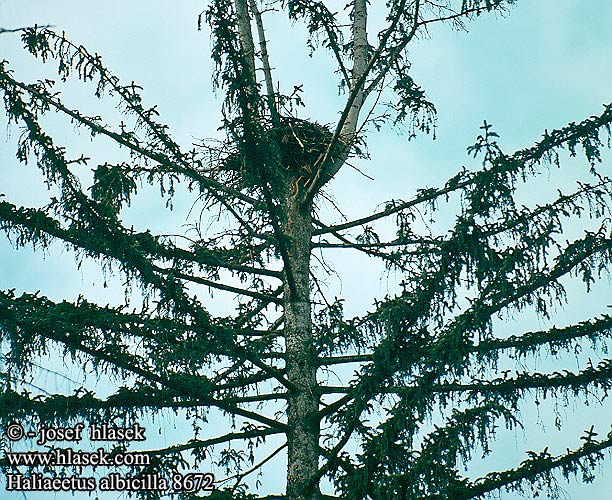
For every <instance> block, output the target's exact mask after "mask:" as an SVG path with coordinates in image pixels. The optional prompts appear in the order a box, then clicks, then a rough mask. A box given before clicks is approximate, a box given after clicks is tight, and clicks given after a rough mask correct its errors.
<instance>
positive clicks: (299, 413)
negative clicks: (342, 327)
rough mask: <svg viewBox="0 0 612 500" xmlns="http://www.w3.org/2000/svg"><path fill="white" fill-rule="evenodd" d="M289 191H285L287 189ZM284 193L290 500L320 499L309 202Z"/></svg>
mask: <svg viewBox="0 0 612 500" xmlns="http://www.w3.org/2000/svg"><path fill="white" fill-rule="evenodd" d="M288 191H289V190H288ZM298 199H299V197H298V196H297V193H294V194H293V195H291V194H289V193H287V195H286V196H285V203H284V207H283V208H284V210H285V214H286V220H285V223H284V234H285V235H286V237H287V248H288V255H289V262H288V263H285V265H289V266H291V273H290V274H291V276H293V279H294V287H293V289H294V291H293V292H292V291H291V290H290V287H289V286H288V285H285V300H286V302H285V339H286V355H287V358H286V362H287V378H288V380H289V382H290V383H291V384H292V385H293V387H294V389H293V390H292V391H291V393H290V396H289V400H288V416H287V424H288V429H289V430H288V436H287V445H288V468H287V499H288V500H320V495H321V493H320V489H319V481H318V477H317V472H318V465H319V459H318V457H319V449H318V447H319V434H320V429H319V418H318V410H319V394H318V391H317V378H316V371H317V363H316V352H315V348H314V342H313V332H312V319H311V310H310V242H311V238H312V220H311V205H310V204H307V205H304V204H302V203H299V201H298Z"/></svg>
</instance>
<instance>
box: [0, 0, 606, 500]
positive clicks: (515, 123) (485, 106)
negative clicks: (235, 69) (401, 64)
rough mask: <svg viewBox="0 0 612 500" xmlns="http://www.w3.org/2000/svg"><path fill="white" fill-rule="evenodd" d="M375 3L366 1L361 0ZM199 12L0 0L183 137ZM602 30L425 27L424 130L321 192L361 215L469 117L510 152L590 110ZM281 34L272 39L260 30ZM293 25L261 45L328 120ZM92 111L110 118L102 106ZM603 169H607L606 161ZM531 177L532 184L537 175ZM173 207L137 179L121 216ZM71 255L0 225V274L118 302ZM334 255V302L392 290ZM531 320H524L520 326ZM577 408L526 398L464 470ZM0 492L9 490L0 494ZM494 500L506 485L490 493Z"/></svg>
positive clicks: (570, 313) (549, 23)
mask: <svg viewBox="0 0 612 500" xmlns="http://www.w3.org/2000/svg"><path fill="white" fill-rule="evenodd" d="M378 1H379V0H372V2H371V4H372V6H373V7H372V8H373V9H375V8H376V7H375V6H376V2H378ZM344 3H345V2H338V5H344ZM203 9H204V2H202V1H196V0H183V1H181V2H173V3H172V4H170V3H169V2H163V1H160V0H153V1H146V2H145V1H142V0H140V1H131V2H125V1H118V0H107V1H104V2H83V1H76V0H71V1H68V0H54V1H52V2H50V1H48V0H0V26H1V27H5V28H13V27H19V26H23V25H31V24H34V23H39V24H53V25H55V27H56V29H58V30H66V32H67V34H68V35H69V37H70V38H71V39H73V40H74V41H77V42H78V43H81V44H83V45H85V46H86V47H88V48H89V49H90V50H91V51H97V52H99V53H100V54H102V56H103V58H104V60H105V62H106V64H107V66H108V67H109V68H111V70H112V71H113V72H114V73H115V74H116V75H118V76H119V77H120V78H122V80H123V81H125V82H128V81H132V80H134V81H135V82H137V83H139V84H140V85H142V86H143V87H144V92H143V93H144V96H145V98H146V100H147V103H148V104H150V105H152V104H157V105H158V108H159V111H160V113H161V119H162V121H165V122H166V123H168V124H169V125H170V126H171V131H172V132H173V133H174V136H175V138H177V139H178V141H179V142H180V143H181V144H182V145H183V146H185V148H187V147H188V146H189V145H190V144H191V142H193V140H194V139H196V138H203V137H211V136H214V135H215V134H216V128H217V127H218V124H219V114H218V106H219V103H220V101H219V99H218V98H217V99H215V97H214V95H213V94H212V92H211V85H210V82H211V69H212V68H211V62H210V61H209V56H208V53H209V41H210V39H209V35H208V33H207V32H198V31H197V30H196V18H197V15H198V13H200V12H201V11H202V10H203ZM611 27H612V2H610V1H609V0H590V1H588V2H586V1H584V0H519V1H518V2H517V6H516V7H515V8H514V9H512V11H511V13H510V15H509V16H507V17H505V18H502V17H500V16H482V17H481V18H480V19H478V20H477V21H475V22H473V23H471V24H470V25H469V26H468V28H469V33H464V32H455V31H452V30H451V29H450V28H449V27H448V26H439V27H436V28H434V29H432V30H431V37H430V39H423V40H420V41H419V42H417V43H416V44H415V45H414V46H413V48H412V50H411V54H412V57H413V69H414V77H415V80H416V81H417V83H418V84H420V85H421V86H422V87H423V88H424V89H425V90H426V91H427V93H428V96H429V98H430V99H431V100H432V101H433V102H434V103H435V104H436V106H437V109H438V129H437V139H436V140H435V141H432V139H431V137H427V136H420V137H418V138H417V139H416V140H413V141H410V142H408V141H407V140H406V136H405V135H401V133H398V132H397V131H393V130H390V129H388V128H384V129H383V130H382V131H381V132H380V133H373V134H372V135H371V138H370V142H369V145H370V153H371V157H372V159H371V160H370V161H359V162H358V164H359V167H360V168H361V169H363V170H364V171H365V172H366V173H367V174H368V175H370V176H372V177H374V179H375V181H370V180H368V179H366V178H365V177H363V176H361V175H359V174H358V173H357V172H356V171H355V170H353V169H348V168H347V169H345V170H344V171H342V172H341V173H340V174H339V175H338V177H337V179H336V180H335V181H334V183H333V186H332V190H333V193H334V196H335V198H336V201H337V202H338V203H339V204H340V205H341V206H342V208H343V210H344V212H345V213H346V214H347V215H349V216H358V215H363V214H365V213H367V212H368V211H370V210H371V209H372V208H374V207H375V206H377V205H378V204H380V203H382V202H384V201H385V200H387V199H390V198H407V197H409V196H410V195H411V194H413V193H414V192H415V191H416V189H418V188H421V187H425V186H433V185H441V184H443V183H444V182H445V180H446V179H447V177H449V176H450V175H452V174H453V173H455V172H456V171H457V170H458V169H459V168H460V167H461V165H467V166H471V167H475V166H476V164H475V162H474V161H473V160H471V159H470V158H468V157H467V155H466V153H465V149H466V146H468V145H470V144H472V143H473V142H474V138H475V137H476V135H477V134H478V133H479V130H478V127H479V126H480V125H481V123H482V121H483V119H486V120H487V121H488V122H490V123H492V124H493V125H494V127H495V130H496V131H497V132H498V133H499V134H500V135H501V139H500V142H501V145H502V147H504V148H505V149H506V150H508V151H511V150H513V149H515V148H519V147H523V146H526V145H529V144H531V143H532V142H533V141H535V140H537V139H538V138H539V137H540V135H541V133H542V132H543V130H544V129H545V128H547V129H552V128H555V127H559V126H562V125H564V124H565V123H567V122H570V121H579V120H581V119H583V118H585V117H587V116H590V115H593V114H597V113H600V112H601V109H602V108H601V106H602V104H604V103H608V102H610V101H612V87H611V86H610V82H611V81H612V57H610V53H611V52H612V29H611ZM281 32H282V35H281V36H277V37H275V34H276V33H279V34H281ZM302 34H303V31H302V30H300V29H297V28H295V27H285V26H281V25H275V26H274V27H273V29H271V34H270V38H271V47H270V49H271V57H272V60H273V66H274V67H275V68H277V72H276V77H277V78H279V79H280V80H281V82H282V84H283V85H284V89H285V90H286V89H290V88H291V86H292V85H293V84H294V83H295V84H299V83H304V84H305V85H304V88H305V90H306V92H305V96H304V97H305V101H306V103H307V104H308V111H307V112H306V116H309V117H311V118H314V119H316V120H317V121H320V122H331V121H332V120H333V119H334V117H335V116H337V115H336V110H337V109H338V103H339V102H340V101H341V98H339V97H338V96H337V94H336V83H335V80H332V79H330V78H329V68H330V67H331V63H330V62H329V61H328V60H327V59H325V58H322V57H318V56H316V57H315V58H314V59H309V58H308V57H307V50H306V49H305V48H304V47H303V45H302V44H301V35H302ZM371 41H373V39H371ZM17 42H18V36H16V35H10V34H2V35H0V58H2V59H8V60H9V61H10V62H11V67H12V68H13V69H14V70H15V71H16V76H17V77H20V78H23V79H25V80H31V79H35V78H38V77H40V76H41V73H40V67H39V66H37V65H36V64H34V63H33V62H32V59H31V58H30V56H28V55H27V54H25V53H24V52H22V51H20V50H19V48H18V47H19V44H18V43H17ZM49 74H51V73H49ZM69 90H70V92H68V93H66V95H65V96H64V99H65V101H66V102H67V103H70V104H73V105H74V107H78V106H79V105H80V104H81V103H90V104H91V105H92V106H97V104H95V103H93V102H92V101H89V100H87V98H86V92H84V91H83V89H82V88H81V87H80V86H79V85H78V84H77V85H74V86H71V87H70V89H69ZM71 96H74V97H71ZM96 112H100V113H101V114H102V112H104V113H105V114H110V115H111V116H115V115H116V112H115V110H113V109H112V108H101V110H99V111H96ZM5 121H6V120H5V118H4V115H1V118H0V130H1V132H0V134H2V135H0V141H1V142H0V176H1V177H0V178H1V179H2V181H1V183H0V193H6V194H7V199H9V200H11V201H19V202H23V203H25V204H32V205H36V204H37V203H39V204H42V203H44V201H41V200H43V199H44V197H46V196H48V195H47V194H46V193H45V191H44V188H42V187H41V183H40V177H39V176H38V175H37V174H36V173H35V172H34V169H33V167H29V168H24V167H21V166H17V165H16V162H15V161H14V159H13V158H14V150H13V146H12V145H13V139H14V137H16V136H17V134H18V131H16V130H13V131H12V132H11V134H12V139H11V138H9V139H6V138H5V136H4V131H5V130H6V127H5ZM50 126H51V127H56V130H57V133H58V134H59V135H58V137H59V138H60V140H62V139H63V140H65V141H66V142H67V143H68V145H69V146H70V147H71V148H74V150H75V151H76V150H78V148H81V149H83V150H87V151H88V152H89V148H90V147H91V148H94V146H90V143H89V139H88V138H87V137H86V136H84V135H81V136H75V135H74V134H73V133H72V132H73V129H72V127H70V126H68V127H63V128H62V127H61V126H60V125H58V124H57V123H56V122H54V121H52V120H51V121H50ZM91 154H93V155H95V156H94V158H97V157H100V158H102V157H106V155H107V154H115V153H110V152H108V151H107V149H105V147H104V146H95V148H94V149H93V150H92V151H91ZM608 158H609V156H608ZM572 168H574V163H572ZM575 168H576V170H577V171H579V170H580V169H583V171H584V168H583V167H582V164H581V163H580V162H575ZM606 168H607V169H608V170H607V172H608V173H609V172H610V170H609V167H606ZM572 173H573V171H572V170H571V169H564V170H561V171H558V170H553V171H551V173H550V174H549V175H548V176H547V175H544V176H542V177H541V178H540V179H541V180H540V181H538V182H542V183H547V184H548V183H550V182H551V181H554V182H557V181H559V180H561V181H562V182H567V181H568V180H569V179H572V178H573V177H572ZM534 185H535V186H536V188H535V191H534V195H537V191H538V188H537V182H536V184H534ZM175 205H176V208H175V210H174V212H168V211H166V210H165V209H163V208H162V207H163V203H159V202H158V199H157V197H156V196H155V193H154V192H153V191H150V192H147V191H145V196H144V197H143V199H141V200H140V201H138V202H137V203H136V204H135V206H134V208H133V209H131V210H130V212H129V217H130V218H132V219H133V221H134V223H136V224H148V223H149V221H150V220H151V218H152V217H151V216H152V215H153V218H154V219H155V228H156V229H158V230H161V231H169V232H177V227H178V226H180V224H183V223H184V221H185V217H186V214H187V211H188V210H189V207H190V206H191V201H190V200H189V199H188V198H185V199H184V200H181V199H179V200H177V202H176V203H175ZM177 221H179V222H178V224H177ZM332 260H334V259H333V258H332ZM72 262H73V259H72V255H71V254H70V253H69V252H66V251H64V250H62V249H61V248H60V247H55V248H52V249H51V251H50V252H49V254H48V256H47V258H46V260H43V259H42V258H41V257H40V255H39V254H35V255H34V254H32V252H30V251H28V250H20V251H18V252H15V251H13V250H12V249H11V247H10V245H9V244H8V243H7V242H6V240H5V238H4V237H1V238H0V287H1V288H3V289H6V288H16V289H17V290H18V291H21V290H23V291H29V292H34V291H36V290H38V289H40V290H42V293H43V294H46V295H49V296H50V297H52V298H54V299H61V298H64V297H67V298H75V297H76V296H77V295H79V294H81V293H83V294H85V295H86V296H88V297H90V298H92V299H96V300H99V301H101V302H102V303H106V302H112V303H117V302H121V301H122V299H123V295H122V292H121V291H120V290H119V289H118V288H115V287H112V286H111V287H109V288H107V289H104V288H102V287H101V286H100V285H101V283H102V282H103V281H104V280H103V278H102V277H101V276H100V273H99V272H98V271H97V270H96V266H95V265H93V264H86V265H85V266H84V267H83V269H82V270H80V271H74V265H73V264H72ZM335 264H336V266H337V269H338V271H339V274H340V276H341V282H340V281H338V280H336V281H333V280H332V281H333V282H332V285H331V286H335V287H340V286H341V288H342V293H343V295H344V296H345V297H347V299H349V300H347V311H348V312H350V313H353V314H358V313H360V312H363V311H365V310H366V309H367V308H368V307H369V306H370V304H371V302H372V298H373V297H375V296H378V297H380V296H382V295H384V294H385V293H387V291H388V290H391V291H392V290H394V286H393V277H389V278H388V279H387V278H383V279H380V268H379V267H377V266H373V265H372V264H371V263H369V262H368V261H365V260H363V259H360V258H358V257H342V258H337V259H335ZM356 270H358V272H356ZM364 284H367V285H366V286H364ZM609 291H610V285H609V283H607V282H606V283H603V284H601V285H600V286H599V288H598V290H597V292H598V294H599V295H597V296H596V297H595V299H592V298H589V299H588V300H587V299H585V298H584V297H583V296H581V295H580V294H579V293H578V292H576V295H575V298H574V295H571V297H570V299H571V300H570V303H569V304H568V305H567V307H566V308H565V309H564V310H563V311H560V316H559V317H560V319H559V320H558V321H559V324H562V323H563V322H567V321H571V320H575V319H576V318H580V317H582V318H584V317H586V315H588V314H590V315H595V314H598V313H601V312H605V305H606V304H607V303H610V299H608V298H607V297H609V296H610V294H609ZM524 321H527V320H524ZM530 321H534V320H533V319H531V320H530ZM523 325H526V323H523ZM528 326H529V325H527V327H528ZM538 327H539V325H538V324H537V322H535V323H534V325H533V327H532V328H533V329H537V328H538ZM581 409H582V405H581V402H579V403H578V405H577V406H576V407H569V408H568V409H567V410H566V411H567V413H568V422H570V423H569V424H568V428H569V432H568V433H565V432H561V433H560V432H557V431H556V430H555V429H554V428H553V427H552V425H550V426H548V427H547V428H546V432H545V433H542V432H541V429H539V428H538V423H537V422H538V417H537V415H536V414H535V413H534V412H533V411H531V410H529V409H527V408H526V409H525V412H524V416H525V419H526V427H527V430H526V432H525V437H524V436H523V435H522V434H517V435H515V434H513V433H510V434H509V435H508V436H506V437H504V438H502V439H501V440H500V448H499V451H498V453H497V454H494V455H493V457H492V458H491V460H489V461H487V463H486V464H475V466H474V467H475V468H476V469H479V470H481V471H485V470H488V468H498V467H502V466H511V465H516V464H517V463H518V462H520V460H522V459H523V458H524V454H523V450H524V449H525V448H529V449H535V450H539V449H541V448H543V447H544V446H546V445H547V444H548V441H547V440H549V441H553V442H554V443H556V444H558V445H559V446H560V449H561V450H563V449H564V448H565V442H564V440H565V439H571V440H572V442H571V443H569V442H568V443H567V445H568V446H569V445H570V444H573V442H574V439H575V437H577V434H579V433H580V432H581V431H582V430H583V428H585V422H588V425H586V427H588V426H590V424H591V423H598V425H599V429H600V434H605V432H607V430H608V429H609V424H610V423H612V416H610V412H609V411H608V410H604V411H600V412H599V413H597V412H595V413H597V415H596V416H595V417H593V419H591V418H590V417H589V418H587V413H586V412H585V413H584V414H581ZM589 411H590V410H589ZM546 412H547V410H545V409H544V410H542V412H541V413H542V420H546V419H545V418H544V414H545V413H546ZM591 420H592V422H591ZM173 432H174V431H173ZM568 436H569V437H568ZM542 437H544V438H546V439H542ZM525 440H526V442H527V444H525ZM477 462H478V461H477ZM602 472H603V473H602V474H601V475H600V476H599V477H598V478H597V480H596V482H595V483H594V484H592V485H586V486H584V485H577V484H575V483H574V482H572V483H570V484H569V485H568V486H566V485H565V483H561V486H562V487H563V488H564V489H566V490H567V492H568V495H569V498H572V499H577V498H579V497H580V496H585V497H586V498H593V499H598V498H601V499H604V498H608V496H609V494H608V492H609V488H610V487H611V486H612V479H610V478H611V477H612V462H610V463H609V464H607V465H606V466H604V468H603V470H602ZM606 477H607V479H606ZM264 479H265V478H264ZM0 498H7V500H8V499H9V498H10V499H11V500H12V499H17V498H23V497H22V496H21V495H13V496H9V495H8V493H6V492H4V493H1V494H0ZM28 498H30V495H28ZM31 498H36V497H35V496H33V495H32V496H31ZM56 498H58V499H62V498H64V497H62V496H61V495H58V496H57V497H56ZM65 498H68V496H66V497H65ZM502 498H503V500H514V499H515V498H516V497H515V496H513V495H502Z"/></svg>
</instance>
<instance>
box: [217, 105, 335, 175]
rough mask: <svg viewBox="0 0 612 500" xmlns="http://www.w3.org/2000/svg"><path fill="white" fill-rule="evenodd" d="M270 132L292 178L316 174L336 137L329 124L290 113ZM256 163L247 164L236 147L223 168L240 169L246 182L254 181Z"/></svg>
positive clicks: (285, 172)
mask: <svg viewBox="0 0 612 500" xmlns="http://www.w3.org/2000/svg"><path fill="white" fill-rule="evenodd" d="M268 134H269V135H268V137H269V138H270V139H271V140H272V141H274V142H275V143H276V145H277V147H278V148H279V150H280V160H281V165H282V168H283V173H284V174H285V176H286V177H288V178H292V179H297V178H300V177H302V178H304V177H311V176H313V175H314V174H315V172H316V169H318V168H320V167H321V160H322V159H323V157H324V156H325V153H326V151H327V148H328V147H329V144H330V142H331V140H332V138H333V134H332V132H331V130H330V129H329V127H328V126H326V125H321V124H319V123H316V122H311V121H308V120H302V119H300V118H294V117H290V116H289V117H281V118H280V124H279V125H278V126H276V127H271V128H269V129H268ZM338 142H339V144H337V145H336V146H335V147H334V148H333V149H332V151H331V155H330V158H334V157H335V156H336V154H335V153H336V152H338V150H339V149H340V148H341V147H342V142H341V141H338ZM255 167H256V166H248V165H245V161H244V152H242V154H241V152H240V151H238V150H236V151H235V152H233V153H231V154H230V155H229V156H227V157H226V158H225V160H224V161H223V162H222V165H221V167H220V170H225V171H235V172H240V173H241V174H242V180H243V182H245V183H246V184H247V185H251V184H252V183H253V177H254V174H255V172H251V171H250V170H251V169H253V168H255Z"/></svg>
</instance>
